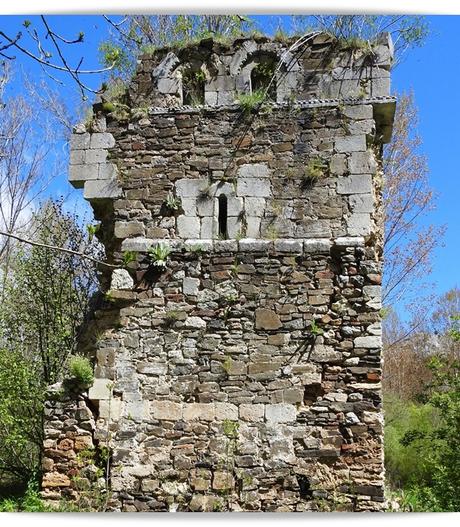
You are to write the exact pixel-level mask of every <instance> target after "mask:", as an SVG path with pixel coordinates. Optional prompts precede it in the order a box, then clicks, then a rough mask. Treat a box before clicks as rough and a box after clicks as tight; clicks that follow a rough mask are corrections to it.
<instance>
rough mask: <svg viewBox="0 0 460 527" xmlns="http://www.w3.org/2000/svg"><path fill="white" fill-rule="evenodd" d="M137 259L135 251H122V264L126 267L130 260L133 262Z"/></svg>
mask: <svg viewBox="0 0 460 527" xmlns="http://www.w3.org/2000/svg"><path fill="white" fill-rule="evenodd" d="M136 259H137V253H136V251H124V253H123V266H124V267H128V265H129V264H130V263H131V262H135V261H136Z"/></svg>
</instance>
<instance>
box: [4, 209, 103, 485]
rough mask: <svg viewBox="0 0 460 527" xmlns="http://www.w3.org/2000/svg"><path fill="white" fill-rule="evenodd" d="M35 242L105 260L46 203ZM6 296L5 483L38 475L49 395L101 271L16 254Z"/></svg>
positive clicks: (39, 249) (67, 259)
mask: <svg viewBox="0 0 460 527" xmlns="http://www.w3.org/2000/svg"><path fill="white" fill-rule="evenodd" d="M29 227H30V229H31V231H30V232H32V233H33V237H34V241H36V242H38V243H42V244H46V245H51V246H57V247H63V248H65V249H70V250H73V251H83V252H86V253H87V254H90V255H91V256H93V257H95V258H101V254H100V252H99V249H98V246H97V245H95V243H94V242H93V241H90V240H89V237H90V232H88V231H87V229H85V228H84V227H81V226H80V225H79V224H78V223H77V219H76V218H75V217H74V216H72V215H69V214H66V213H64V212H63V210H62V204H61V203H53V202H48V203H45V204H44V205H43V206H42V207H41V208H40V209H39V210H38V211H37V212H35V213H34V214H33V215H32V218H31V220H30V223H29ZM0 263H3V265H2V266H0V273H2V272H3V273H4V274H3V280H2V284H1V285H2V289H1V290H0V296H1V301H2V309H1V311H0V342H1V350H0V370H1V371H0V393H1V394H2V397H1V398H0V422H1V426H0V476H3V474H11V475H14V476H15V477H16V478H19V479H20V480H22V481H24V480H29V479H30V478H31V476H32V474H33V473H35V472H36V471H37V470H39V464H40V459H39V456H40V452H41V448H42V444H43V437H42V436H43V424H42V419H43V400H44V397H45V396H44V391H45V388H46V387H47V386H48V385H50V384H54V383H55V382H57V381H59V380H62V378H63V375H64V372H65V368H66V365H67V362H68V358H69V356H70V355H71V354H73V353H75V352H76V350H77V335H78V334H79V332H80V330H81V326H82V324H83V322H84V320H85V318H86V317H87V315H88V312H89V304H90V298H91V296H92V294H93V293H94V291H95V290H96V287H97V284H96V280H97V273H96V268H95V264H94V263H93V262H90V261H88V260H82V259H81V258H79V257H77V256H75V255H73V254H68V253H64V252H62V251H57V250H54V249H50V248H48V247H43V246H19V245H18V246H15V248H14V251H13V252H12V253H11V258H10V260H9V265H8V267H7V266H5V264H4V262H0Z"/></svg>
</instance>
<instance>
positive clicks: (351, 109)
mask: <svg viewBox="0 0 460 527" xmlns="http://www.w3.org/2000/svg"><path fill="white" fill-rule="evenodd" d="M343 115H345V116H346V117H349V118H350V119H372V116H373V108H372V105H371V104H356V105H353V106H345V108H344V109H343Z"/></svg>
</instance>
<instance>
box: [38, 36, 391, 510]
mask: <svg viewBox="0 0 460 527" xmlns="http://www.w3.org/2000/svg"><path fill="white" fill-rule="evenodd" d="M374 49H375V51H374V52H373V53H372V54H369V53H368V52H366V51H365V50H349V49H346V48H345V49H344V48H343V46H341V47H339V48H338V47H337V43H334V41H331V40H330V39H329V37H328V38H326V37H325V36H324V35H319V36H315V37H313V36H312V38H311V39H310V41H309V42H308V44H307V46H306V49H303V53H302V54H300V52H297V53H295V54H293V55H292V57H291V55H289V53H285V51H286V45H285V46H284V47H283V44H281V43H276V42H271V41H267V40H266V39H261V40H259V41H253V40H247V39H246V40H242V41H237V42H235V43H234V46H233V47H230V48H225V49H223V48H222V47H221V45H219V44H216V43H213V42H211V41H205V42H202V43H200V44H199V45H198V46H196V47H195V48H192V49H188V50H185V51H184V50H183V51H181V52H180V53H176V52H173V51H160V52H158V53H157V54H156V55H154V56H149V57H144V58H143V60H142V62H141V63H140V65H139V68H138V73H137V75H136V76H135V78H134V81H133V83H132V84H131V86H130V87H129V89H128V90H127V92H126V95H125V99H123V100H124V103H123V104H125V103H126V102H129V104H130V106H131V111H130V114H129V115H121V116H120V115H117V113H116V112H114V111H112V110H113V108H112V107H110V110H111V111H110V113H108V114H107V108H108V107H107V105H104V102H103V101H101V102H100V103H97V104H96V105H95V112H96V113H95V118H94V120H93V123H92V124H91V126H90V128H89V129H88V128H85V127H83V126H79V127H77V128H76V130H75V134H74V135H73V137H72V151H71V167H70V180H71V181H72V183H73V184H74V185H75V186H77V187H83V188H84V196H85V198H86V199H88V200H89V201H90V202H91V204H92V206H93V209H94V211H95V216H96V218H98V219H99V220H100V221H101V229H100V230H99V232H98V237H99V238H100V240H101V241H102V242H103V243H104V245H105V247H106V252H107V260H108V261H109V262H111V263H113V264H115V265H119V266H120V268H119V269H117V270H115V271H113V273H110V272H107V271H106V270H103V269H102V270H101V271H102V278H101V285H102V287H103V288H104V290H106V291H107V294H106V304H105V307H103V308H102V309H101V310H99V311H98V312H97V313H96V319H97V320H98V322H99V323H100V327H102V328H104V329H102V330H100V332H99V334H98V335H97V339H96V342H95V343H94V344H93V345H92V347H91V349H90V350H89V351H90V353H92V355H93V356H94V357H95V359H96V366H95V368H96V369H95V372H96V377H97V378H96V381H95V384H94V386H93V387H92V388H91V389H90V390H89V393H88V394H87V400H88V402H89V404H90V405H94V407H93V412H94V427H93V428H92V429H91V434H92V436H93V437H94V440H95V441H96V442H97V441H101V440H104V441H107V442H108V444H109V446H110V452H111V459H110V474H109V476H110V488H111V492H112V494H111V499H110V501H109V508H110V509H111V510H125V511H132V510H139V511H143V510H155V511H160V510H161V511H163V510H172V511H174V510H181V511H199V510H262V511H305V510H358V511H360V510H382V509H383V508H384V496H383V449H382V434H383V432H382V413H381V386H380V374H381V359H380V351H381V325H380V314H379V311H380V307H381V304H380V302H381V299H380V290H381V286H380V283H381V264H380V257H381V254H380V252H381V237H382V225H381V206H380V201H381V180H380V174H379V170H378V162H379V155H380V150H381V146H382V143H383V142H385V141H388V140H389V138H390V135H391V123H392V116H393V113H394V99H393V98H391V97H390V96H389V83H388V82H387V80H389V72H388V69H389V65H390V62H391V43H389V41H388V39H386V38H383V37H382V39H380V40H379V41H378V42H376V44H375V47H374ZM206 50H207V51H206ZM205 51H206V53H208V55H206V53H205ZM262 52H263V53H265V54H269V53H273V54H275V56H276V57H278V60H279V59H280V57H282V60H283V61H284V60H286V57H288V58H289V60H288V61H287V62H283V64H285V65H286V69H287V71H286V72H285V73H286V75H287V78H288V79H289V81H284V80H282V79H279V78H278V79H277V97H276V100H277V102H273V103H272V104H270V105H264V106H263V107H262V108H259V109H258V111H255V112H242V111H241V108H240V107H239V105H238V104H234V96H235V90H236V91H238V89H240V90H243V89H247V83H246V84H245V83H244V82H243V81H244V79H245V78H246V79H248V78H249V79H250V70H251V68H250V67H249V66H250V65H251V64H252V65H253V64H254V61H256V62H257V60H261V59H260V56H261V54H262ZM197 56H200V57H202V59H200V60H201V61H202V62H200V61H198V63H199V64H202V63H203V64H207V65H208V66H207V67H206V68H205V69H206V72H207V73H206V83H205V86H204V88H205V97H206V100H205V102H206V103H208V104H207V105H205V106H198V107H195V108H192V107H183V106H178V104H180V102H181V96H180V87H179V88H178V87H177V85H176V84H174V82H175V81H174V79H176V80H177V79H180V78H183V77H180V76H179V72H180V71H184V68H185V66H184V64H185V65H186V67H187V68H189V67H190V61H191V58H190V57H195V59H196V57H197ZM257 57H259V58H257ZM195 59H194V60H195ZM291 59H292V60H291ZM181 60H182V62H181ZM196 60H198V59H196ZM184 61H185V62H184ZM187 61H188V62H187ZM315 61H316V62H315ZM195 63H196V61H195ZM195 63H193V64H195ZM288 64H290V65H291V67H292V71H291V70H289V69H288V68H287V65H288ZM211 65H213V67H215V69H214V70H213V69H212V68H211ZM339 65H340V66H339ZM194 67H195V68H196V67H197V66H194ZM200 67H201V66H200ZM339 67H340V75H339V71H338V68H339ZM203 68H204V66H203ZM245 68H246V69H245ZM313 70H314V71H315V75H312V71H313ZM358 73H359V76H358ZM245 76H246V77H245ZM340 76H341V77H340ZM337 77H340V78H341V80H342V81H345V80H346V81H349V83H348V84H345V85H346V86H347V88H346V89H345V88H344V90H345V91H344V93H342V92H340V90H338V88H337V86H338V84H336V81H337ZM312 79H314V80H312ZM357 79H359V82H358V85H359V86H360V91H359V92H356V91H355V88H354V86H355V85H356V81H357ZM382 79H386V80H385V83H384V82H383V81H382ZM173 81H174V82H173ZM248 82H249V81H248ZM283 82H288V83H289V86H291V87H292V88H293V90H294V93H295V94H296V97H297V98H298V99H299V100H297V101H296V100H289V101H288V102H285V95H286V93H285V92H286V84H283ZM328 83H329V84H328ZM353 83H354V84H353ZM326 85H327V86H328V89H329V92H327V90H326V92H327V94H329V96H331V95H333V96H334V97H335V98H334V99H331V98H328V99H325V98H323V99H321V100H319V99H318V98H317V97H316V95H317V94H318V93H320V92H321V93H324V90H325V86H326ZM306 86H310V88H308V89H307V88H306ZM224 88H225V89H224ZM294 88H295V89H294ZM174 90H176V91H174ZM315 90H316V91H315ZM366 90H368V91H366ZM379 90H380V91H379ZM376 92H377V93H378V95H376ZM214 93H215V94H214ZM211 94H213V95H211ZM280 94H281V95H282V96H281V95H280ZM288 95H289V96H291V95H292V92H290V93H289V94H288ZM323 97H324V96H323ZM139 101H142V105H147V106H139V104H140V103H139ZM139 108H141V109H142V111H140V110H139ZM222 199H224V200H225V207H224V206H223V205H222V201H221V200H222ZM223 207H224V208H223ZM222 211H224V212H225V214H224V216H225V217H223V212H222ZM222 222H224V223H225V229H223V228H222ZM166 249H167V250H166ZM161 252H163V254H160V253H161ZM168 252H169V253H168ZM65 426H66V425H65ZM47 435H48V436H49V434H47ZM48 439H52V438H51V437H48ZM48 439H47V440H48ZM53 445H54V443H53ZM54 467H55V468H53V469H52V470H54V472H55V473H56V472H57V473H62V474H64V475H65V473H66V470H67V466H66V465H65V464H63V465H54ZM50 470H51V468H49V467H48V466H46V467H45V471H50ZM47 477H49V476H48V474H47V473H45V479H46V478H47ZM56 477H57V476H55V478H56ZM58 479H59V478H58ZM64 487H65V486H62V488H64ZM57 488H58V490H57V492H58V493H59V485H58V486H57Z"/></svg>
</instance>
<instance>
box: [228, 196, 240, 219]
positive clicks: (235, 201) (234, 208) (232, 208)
mask: <svg viewBox="0 0 460 527" xmlns="http://www.w3.org/2000/svg"><path fill="white" fill-rule="evenodd" d="M242 211H243V198H236V197H233V196H228V197H227V214H228V215H229V216H238V215H239V214H240V213H241V212H242Z"/></svg>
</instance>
